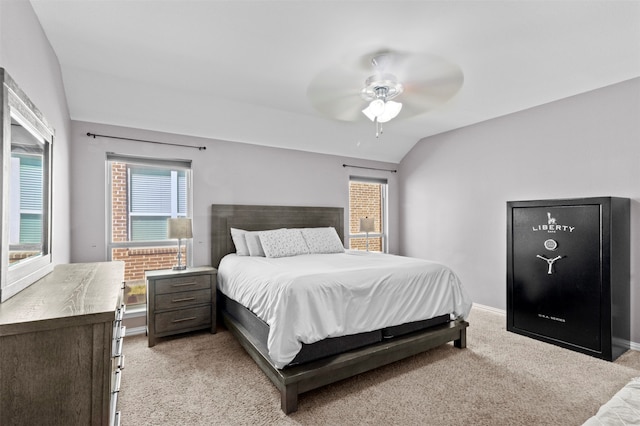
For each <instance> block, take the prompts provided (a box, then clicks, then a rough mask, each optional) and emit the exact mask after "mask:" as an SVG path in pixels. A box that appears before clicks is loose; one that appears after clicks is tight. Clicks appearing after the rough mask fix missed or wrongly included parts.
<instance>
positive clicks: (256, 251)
mask: <svg viewBox="0 0 640 426" xmlns="http://www.w3.org/2000/svg"><path fill="white" fill-rule="evenodd" d="M261 232H262V231H251V232H247V233H246V234H244V239H245V240H246V242H247V248H248V249H249V256H261V257H264V256H265V255H264V250H263V249H262V244H261V243H260V233H261Z"/></svg>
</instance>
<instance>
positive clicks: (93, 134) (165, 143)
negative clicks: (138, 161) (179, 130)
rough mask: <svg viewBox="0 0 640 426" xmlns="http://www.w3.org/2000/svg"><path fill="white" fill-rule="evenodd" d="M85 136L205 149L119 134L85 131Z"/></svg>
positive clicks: (197, 147)
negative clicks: (126, 136) (124, 136)
mask: <svg viewBox="0 0 640 426" xmlns="http://www.w3.org/2000/svg"><path fill="white" fill-rule="evenodd" d="M87 136H90V137H91V136H93V138H94V139H95V138H96V136H98V137H101V138H110V139H120V140H123V141H134V142H146V143H155V144H159V145H172V146H182V147H185V148H196V149H198V151H202V150H204V149H207V147H206V146H193V145H183V144H179V143H171V142H158V141H149V140H145V139H133V138H123V137H120V136H109V135H97V134H95V133H90V132H87Z"/></svg>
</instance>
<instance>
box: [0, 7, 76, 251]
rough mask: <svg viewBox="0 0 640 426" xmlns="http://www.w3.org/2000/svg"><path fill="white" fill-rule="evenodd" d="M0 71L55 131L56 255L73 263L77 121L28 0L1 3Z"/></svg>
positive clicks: (57, 64)
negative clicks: (73, 134)
mask: <svg viewBox="0 0 640 426" xmlns="http://www.w3.org/2000/svg"><path fill="white" fill-rule="evenodd" d="M0 67H2V68H4V69H5V70H6V71H7V72H8V73H9V75H11V77H12V78H13V79H14V80H15V81H16V83H18V85H20V87H21V88H22V90H24V92H25V93H26V94H27V96H29V99H31V101H32V102H33V103H34V104H35V105H36V106H37V107H38V109H39V110H40V111H42V113H43V114H44V116H45V117H46V118H47V120H48V121H49V124H50V125H51V126H52V127H53V128H54V129H55V137H54V142H53V193H54V198H53V228H52V232H53V246H52V250H51V253H52V255H53V262H54V263H68V262H69V253H70V246H69V244H70V241H69V217H70V201H69V132H70V127H71V121H70V119H69V109H68V107H67V100H66V96H65V94H64V85H63V81H62V75H61V73H60V64H59V63H58V59H57V57H56V55H55V53H54V52H53V49H52V48H51V45H50V44H49V40H48V39H47V38H46V37H45V35H44V32H43V31H42V27H41V26H40V22H39V21H38V18H37V17H36V15H35V13H34V11H33V9H32V7H31V3H29V2H28V1H27V0H0Z"/></svg>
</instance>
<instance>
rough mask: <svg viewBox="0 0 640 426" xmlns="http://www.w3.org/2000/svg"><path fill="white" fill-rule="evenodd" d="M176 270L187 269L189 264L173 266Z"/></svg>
mask: <svg viewBox="0 0 640 426" xmlns="http://www.w3.org/2000/svg"><path fill="white" fill-rule="evenodd" d="M171 269H173V270H174V271H184V270H185V269H187V265H176V266H174V267H173V268H171Z"/></svg>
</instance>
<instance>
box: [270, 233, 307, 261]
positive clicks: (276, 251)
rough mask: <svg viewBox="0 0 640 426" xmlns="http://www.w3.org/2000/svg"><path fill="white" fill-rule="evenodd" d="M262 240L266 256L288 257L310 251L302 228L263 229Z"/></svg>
mask: <svg viewBox="0 0 640 426" xmlns="http://www.w3.org/2000/svg"><path fill="white" fill-rule="evenodd" d="M260 242H261V243H262V248H263V249H264V254H265V256H266V257H287V256H297V255H300V254H308V253H309V249H308V248H307V243H305V242H304V238H303V237H302V232H300V229H276V230H274V231H262V232H260Z"/></svg>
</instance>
